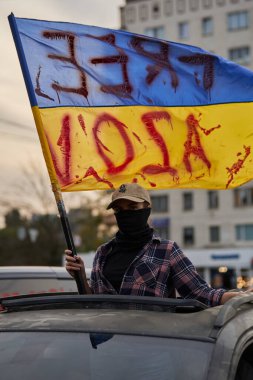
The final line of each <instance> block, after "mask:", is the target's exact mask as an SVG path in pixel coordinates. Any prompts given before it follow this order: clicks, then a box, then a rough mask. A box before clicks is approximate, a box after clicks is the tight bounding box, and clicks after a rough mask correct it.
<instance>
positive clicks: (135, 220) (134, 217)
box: [115, 208, 151, 234]
mask: <svg viewBox="0 0 253 380" xmlns="http://www.w3.org/2000/svg"><path fill="white" fill-rule="evenodd" d="M150 212H151V209H150V208H141V209H139V210H124V211H123V210H122V211H119V212H117V213H116V214H115V218H116V220H117V224H118V227H119V230H120V231H121V232H123V233H124V234H138V233H140V232H142V231H144V230H145V228H146V227H147V222H148V218H149V215H150Z"/></svg>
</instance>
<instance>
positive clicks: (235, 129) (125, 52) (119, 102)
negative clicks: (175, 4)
mask: <svg viewBox="0 0 253 380" xmlns="http://www.w3.org/2000/svg"><path fill="white" fill-rule="evenodd" d="M9 20H10V25H11V29H12V33H13V37H14V40H15V43H16V46H17V51H18V54H19V58H20V63H21V67H22V70H23V75H24V79H25V82H26V86H27V90H28V94H29V98H30V103H31V106H32V109H33V114H34V118H35V122H36V126H37V129H38V132H39V135H40V141H41V144H42V149H43V153H44V156H45V160H46V163H47V167H48V170H49V174H50V178H51V180H52V179H53V182H57V183H58V185H59V187H60V188H61V190H62V191H78V190H90V189H111V188H115V187H117V186H118V185H120V184H121V183H123V182H138V183H139V184H140V185H142V186H144V187H145V188H147V189H162V188H205V189H228V188H233V187H236V186H240V185H242V184H243V183H246V182H248V181H250V180H251V179H252V178H253V165H252V149H253V105H252V100H253V73H252V72H251V71H250V70H248V69H246V68H244V67H241V66H239V65H236V64H235V63H233V62H229V61H227V60H225V59H224V58H222V57H219V56H217V55H215V54H212V53H210V52H207V51H205V50H203V49H201V48H198V47H194V46H188V45H184V44H178V43H173V42H168V41H164V40H158V39H152V38H150V37H146V36H142V35H136V34H133V33H129V32H126V31H121V30H110V29H105V28H99V27H94V26H88V25H80V24H73V23H65V22H52V21H42V20H32V19H24V18H15V17H14V15H11V16H9Z"/></svg>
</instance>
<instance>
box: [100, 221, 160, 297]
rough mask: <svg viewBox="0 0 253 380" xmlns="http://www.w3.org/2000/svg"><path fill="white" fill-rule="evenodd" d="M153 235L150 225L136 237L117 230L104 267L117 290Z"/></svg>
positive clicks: (104, 272)
mask: <svg viewBox="0 0 253 380" xmlns="http://www.w3.org/2000/svg"><path fill="white" fill-rule="evenodd" d="M152 236H153V229H152V228H150V227H148V226H147V228H146V229H145V231H142V233H141V234H140V235H135V236H134V237H132V236H131V237H130V236H126V235H125V234H123V233H121V232H119V231H118V232H117V234H116V237H115V241H114V244H113V247H112V251H111V252H110V253H109V254H108V256H107V258H106V262H105V265H104V269H103V274H104V276H105V277H106V278H107V280H108V281H109V282H110V283H111V284H112V286H113V287H114V289H115V290H116V291H117V292H119V290H120V286H121V283H122V280H123V277H124V274H125V272H126V270H127V268H128V267H129V265H130V264H131V262H132V261H133V260H134V258H135V257H136V255H137V254H138V253H139V252H140V251H141V250H142V248H143V247H144V246H145V245H146V244H147V243H148V242H149V241H150V240H151V239H152Z"/></svg>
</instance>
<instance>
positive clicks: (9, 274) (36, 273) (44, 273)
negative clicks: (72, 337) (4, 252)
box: [0, 266, 91, 298]
mask: <svg viewBox="0 0 253 380" xmlns="http://www.w3.org/2000/svg"><path fill="white" fill-rule="evenodd" d="M86 272H87V278H88V279H89V278H90V273H91V269H87V270H86ZM59 292H77V286H76V282H75V280H73V278H72V277H71V276H70V275H69V274H68V272H67V271H66V269H65V268H64V267H50V266H6V267H0V297H1V298H2V297H10V296H17V295H21V294H35V293H36V294H38V293H59Z"/></svg>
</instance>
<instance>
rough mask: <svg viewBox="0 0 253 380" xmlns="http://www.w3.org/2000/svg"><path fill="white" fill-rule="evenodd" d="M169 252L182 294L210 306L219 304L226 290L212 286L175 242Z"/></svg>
mask: <svg viewBox="0 0 253 380" xmlns="http://www.w3.org/2000/svg"><path fill="white" fill-rule="evenodd" d="M169 252H170V253H169V262H170V275H171V279H172V281H173V285H174V287H175V289H176V290H177V291H178V293H179V294H180V296H181V297H183V298H187V299H196V300H198V301H200V302H202V303H204V304H205V305H207V306H209V307H210V306H217V305H219V304H220V302H221V298H222V296H223V294H224V293H225V292H226V290H225V289H213V288H212V287H210V286H209V285H208V284H207V282H206V281H205V280H204V279H203V278H202V277H201V276H200V275H199V273H198V272H197V271H196V268H195V267H194V265H193V264H192V262H191V261H190V260H189V258H188V257H187V256H185V255H184V253H183V252H182V250H181V249H180V248H179V247H178V245H177V244H176V243H175V242H174V243H173V244H172V245H171V247H169Z"/></svg>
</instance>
